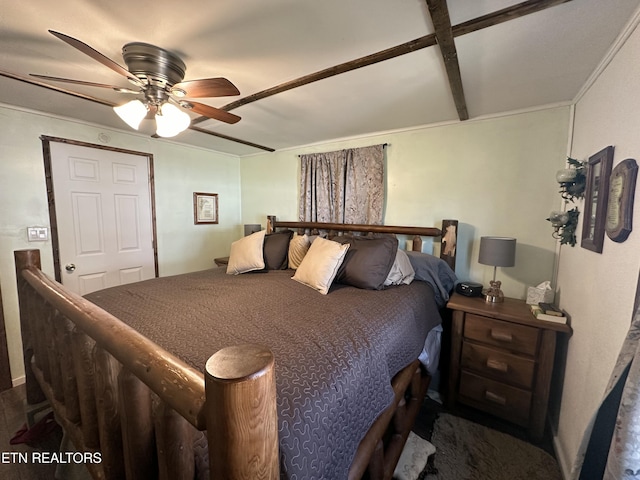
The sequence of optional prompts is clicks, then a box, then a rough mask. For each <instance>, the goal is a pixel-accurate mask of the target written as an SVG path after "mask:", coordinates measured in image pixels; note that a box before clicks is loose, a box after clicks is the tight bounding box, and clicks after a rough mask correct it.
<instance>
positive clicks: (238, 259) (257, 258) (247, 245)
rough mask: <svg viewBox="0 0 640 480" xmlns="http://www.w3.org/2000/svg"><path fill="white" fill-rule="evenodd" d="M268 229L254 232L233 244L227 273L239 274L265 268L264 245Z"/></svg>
mask: <svg viewBox="0 0 640 480" xmlns="http://www.w3.org/2000/svg"><path fill="white" fill-rule="evenodd" d="M266 233H267V231H266V230H262V231H260V232H256V233H252V234H251V235H248V236H246V237H242V238H241V239H240V240H236V241H235V242H233V243H232V244H231V252H230V253H229V264H228V265H227V273H228V274H230V275H238V274H240V273H246V272H252V271H253V270H262V269H263V268H264V254H263V252H262V246H263V244H264V236H265V234H266Z"/></svg>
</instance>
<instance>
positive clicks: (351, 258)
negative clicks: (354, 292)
mask: <svg viewBox="0 0 640 480" xmlns="http://www.w3.org/2000/svg"><path fill="white" fill-rule="evenodd" d="M333 241H334V242H338V243H342V244H346V243H348V244H349V245H350V246H349V250H348V251H347V255H346V256H345V258H344V261H343V262H342V265H341V266H340V269H339V270H338V274H337V275H336V279H335V281H336V282H337V283H342V284H343V285H351V286H354V287H358V288H364V289H368V290H382V289H383V288H384V281H385V280H386V279H387V276H388V275H389V271H390V270H391V266H392V265H393V262H394V260H395V259H396V252H397V251H398V239H397V238H396V237H394V236H393V235H381V236H377V237H352V236H342V237H335V238H334V239H333Z"/></svg>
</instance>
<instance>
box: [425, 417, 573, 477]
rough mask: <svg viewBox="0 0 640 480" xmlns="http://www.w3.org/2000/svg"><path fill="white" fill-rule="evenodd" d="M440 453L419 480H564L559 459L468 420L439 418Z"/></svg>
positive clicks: (436, 438) (437, 438) (434, 440)
mask: <svg viewBox="0 0 640 480" xmlns="http://www.w3.org/2000/svg"><path fill="white" fill-rule="evenodd" d="M430 442H431V443H432V444H433V445H434V446H435V448H436V453H435V454H434V455H432V456H431V457H430V459H429V463H428V465H427V467H426V468H425V470H424V471H423V473H422V474H420V475H419V476H418V479H419V480H472V479H473V480H476V479H491V480H519V479H522V480H525V479H526V480H561V479H562V475H561V473H560V469H559V468H558V464H557V462H556V460H555V458H554V457H553V456H552V455H550V454H549V453H547V452H545V451H544V450H543V449H541V448H538V447H537V446H535V445H532V444H531V443H528V442H525V441H523V440H520V439H517V438H515V437H513V436H511V435H508V434H505V433H502V432H499V431H497V430H494V429H491V428H488V427H486V426H483V425H479V424H477V423H474V422H471V421H469V420H465V419H464V418H461V417H457V416H453V415H449V414H446V413H442V414H439V415H438V418H437V419H436V421H435V425H434V428H433V434H432V436H431V439H430Z"/></svg>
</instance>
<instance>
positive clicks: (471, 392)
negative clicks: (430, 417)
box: [447, 294, 572, 441]
mask: <svg viewBox="0 0 640 480" xmlns="http://www.w3.org/2000/svg"><path fill="white" fill-rule="evenodd" d="M447 307H448V308H449V309H451V310H452V311H453V314H452V327H451V364H450V366H449V368H450V371H449V389H448V398H447V401H448V402H450V403H451V404H453V403H454V402H456V401H458V402H460V403H464V404H466V405H470V406H472V407H475V408H478V409H480V410H483V411H485V412H487V413H491V414H493V415H496V416H498V417H501V418H504V419H506V420H508V421H511V422H513V423H516V424H518V425H521V426H523V427H526V428H527V429H528V431H529V434H530V436H531V437H532V439H534V440H536V441H537V440H540V439H541V438H542V435H543V433H544V427H545V419H546V415H547V404H548V401H549V390H550V384H551V376H552V373H553V363H554V357H555V350H556V338H557V335H558V334H560V333H564V334H569V335H570V334H571V333H572V330H571V327H570V326H568V325H566V324H561V323H553V322H547V321H543V320H538V319H536V318H535V317H534V316H533V315H532V313H531V310H530V307H529V305H527V304H526V303H525V302H524V300H516V299H512V298H505V300H504V303H496V304H490V303H486V302H485V301H484V298H482V297H475V298H470V297H465V296H462V295H459V294H454V295H453V296H452V297H451V299H450V300H449V302H448V303H447Z"/></svg>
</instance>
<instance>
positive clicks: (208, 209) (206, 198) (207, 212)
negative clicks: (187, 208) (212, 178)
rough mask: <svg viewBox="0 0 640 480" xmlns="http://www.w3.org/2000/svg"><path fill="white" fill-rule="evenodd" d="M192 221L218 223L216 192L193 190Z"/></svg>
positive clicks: (200, 223)
mask: <svg viewBox="0 0 640 480" xmlns="http://www.w3.org/2000/svg"><path fill="white" fill-rule="evenodd" d="M193 223H194V224H196V225H202V224H208V223H218V194H217V193H202V192H193Z"/></svg>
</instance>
